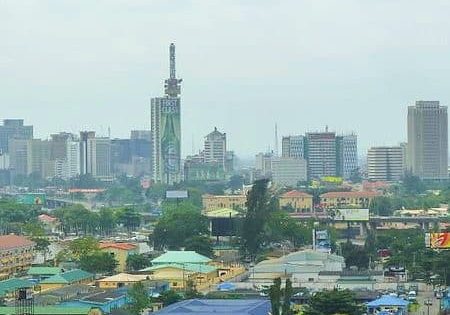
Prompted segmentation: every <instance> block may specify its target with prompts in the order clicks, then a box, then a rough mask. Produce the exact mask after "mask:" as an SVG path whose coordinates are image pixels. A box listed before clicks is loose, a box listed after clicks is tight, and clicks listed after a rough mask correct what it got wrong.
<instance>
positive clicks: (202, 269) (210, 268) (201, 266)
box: [141, 263, 217, 273]
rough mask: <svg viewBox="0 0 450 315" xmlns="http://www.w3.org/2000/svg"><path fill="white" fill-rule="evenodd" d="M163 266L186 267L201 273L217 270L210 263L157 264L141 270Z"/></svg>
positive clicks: (152, 269)
mask: <svg viewBox="0 0 450 315" xmlns="http://www.w3.org/2000/svg"><path fill="white" fill-rule="evenodd" d="M163 268H177V269H184V270H186V271H192V272H199V273H210V272H213V271H216V270H217V268H216V267H214V266H210V265H204V264H189V263H186V264H161V265H156V266H152V267H148V268H145V269H143V270H141V271H154V270H158V269H163Z"/></svg>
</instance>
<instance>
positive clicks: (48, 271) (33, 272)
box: [27, 267, 61, 276]
mask: <svg viewBox="0 0 450 315" xmlns="http://www.w3.org/2000/svg"><path fill="white" fill-rule="evenodd" d="M59 273H61V268H58V267H31V268H30V269H28V272H27V274H28V275H30V276H40V275H57V274H59Z"/></svg>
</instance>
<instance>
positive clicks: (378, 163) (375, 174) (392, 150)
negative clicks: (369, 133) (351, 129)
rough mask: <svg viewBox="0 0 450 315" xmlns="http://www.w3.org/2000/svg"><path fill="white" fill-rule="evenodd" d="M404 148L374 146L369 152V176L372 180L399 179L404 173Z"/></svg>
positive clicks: (389, 180) (390, 180)
mask: <svg viewBox="0 0 450 315" xmlns="http://www.w3.org/2000/svg"><path fill="white" fill-rule="evenodd" d="M404 171H405V165H404V148H403V147H401V146H394V147H372V148H370V149H369V150H368V152H367V177H368V179H369V180H372V181H386V182H393V181H399V180H400V179H401V178H402V177H403V174H404Z"/></svg>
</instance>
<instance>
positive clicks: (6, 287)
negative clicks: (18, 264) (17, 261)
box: [0, 278, 33, 296]
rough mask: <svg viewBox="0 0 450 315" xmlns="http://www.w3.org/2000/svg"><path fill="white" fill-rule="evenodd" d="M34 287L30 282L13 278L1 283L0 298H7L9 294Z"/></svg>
mask: <svg viewBox="0 0 450 315" xmlns="http://www.w3.org/2000/svg"><path fill="white" fill-rule="evenodd" d="M32 286H33V285H32V283H31V282H30V281H27V280H23V279H17V278H11V279H8V280H3V281H0V296H5V295H6V294H8V293H11V292H14V291H15V290H16V289H19V288H31V287H32Z"/></svg>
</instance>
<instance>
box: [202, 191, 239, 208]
mask: <svg viewBox="0 0 450 315" xmlns="http://www.w3.org/2000/svg"><path fill="white" fill-rule="evenodd" d="M246 202H247V196H246V195H209V194H206V195H203V196H202V203H203V210H204V212H208V211H211V210H217V209H223V208H230V209H245V208H246V205H245V204H246Z"/></svg>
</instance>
